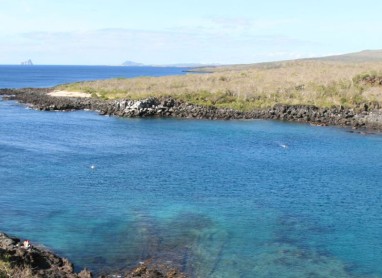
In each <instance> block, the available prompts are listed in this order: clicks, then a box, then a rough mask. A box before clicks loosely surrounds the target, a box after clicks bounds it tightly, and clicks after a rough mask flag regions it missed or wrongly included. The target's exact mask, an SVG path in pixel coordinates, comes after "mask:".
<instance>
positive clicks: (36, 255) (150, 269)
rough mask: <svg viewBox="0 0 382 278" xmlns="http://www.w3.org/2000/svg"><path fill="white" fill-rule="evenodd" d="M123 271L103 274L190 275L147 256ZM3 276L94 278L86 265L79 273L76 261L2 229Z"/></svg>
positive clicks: (0, 258)
mask: <svg viewBox="0 0 382 278" xmlns="http://www.w3.org/2000/svg"><path fill="white" fill-rule="evenodd" d="M122 272H124V274H123V275H121V274H118V275H116V274H110V275H103V276H100V277H104V278H108V277H126V278H134V277H141V278H186V277H187V276H186V275H185V274H183V273H181V272H179V271H178V270H177V269H176V268H174V267H171V266H170V265H168V264H166V263H160V262H158V261H156V262H153V261H150V260H147V261H145V262H143V263H141V264H140V265H139V266H138V267H136V268H134V269H133V270H126V271H122ZM0 277H1V278H3V277H4V278H5V277H12V278H92V277H93V274H92V273H91V272H90V271H89V270H87V269H86V268H85V269H84V270H82V271H81V272H79V273H76V272H75V271H74V270H73V264H72V263H71V262H70V261H69V260H67V259H63V258H60V257H58V256H57V255H55V254H54V253H52V252H50V251H48V250H46V249H45V248H43V247H38V246H33V245H30V246H29V247H25V246H24V244H23V243H22V242H21V240H20V239H18V238H15V237H10V236H8V235H6V234H4V233H0Z"/></svg>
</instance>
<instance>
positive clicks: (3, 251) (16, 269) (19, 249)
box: [0, 233, 92, 278]
mask: <svg viewBox="0 0 382 278" xmlns="http://www.w3.org/2000/svg"><path fill="white" fill-rule="evenodd" d="M0 262H5V263H7V264H9V266H10V268H9V269H4V270H1V271H3V272H4V273H1V272H0V276H1V275H2V274H4V275H5V277H7V276H9V277H20V278H23V277H55V278H64V277H67V278H90V277H92V274H91V272H90V271H88V270H83V271H81V272H80V273H79V274H77V273H75V272H74V271H73V265H72V263H70V262H69V261H68V260H67V259H62V258H60V257H58V256H56V255H55V254H53V253H52V252H50V251H48V250H45V249H43V248H41V247H35V246H30V247H29V248H25V247H24V246H23V245H22V244H21V242H20V239H17V238H13V237H9V236H8V235H6V234H4V233H0Z"/></svg>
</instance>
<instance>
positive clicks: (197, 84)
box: [58, 60, 382, 110]
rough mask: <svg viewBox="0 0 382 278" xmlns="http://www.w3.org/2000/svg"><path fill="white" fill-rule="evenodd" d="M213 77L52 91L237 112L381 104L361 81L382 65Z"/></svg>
mask: <svg viewBox="0 0 382 278" xmlns="http://www.w3.org/2000/svg"><path fill="white" fill-rule="evenodd" d="M213 70H214V71H215V72H214V73H208V74H188V75H184V76H167V77H142V78H133V79H125V78H118V79H109V80H99V81H92V82H80V83H73V84H69V85H62V86H59V87H58V89H61V90H69V91H80V92H85V93H91V94H92V96H93V97H100V98H104V99H120V98H128V99H141V98H146V97H150V96H156V97H162V96H172V97H174V98H177V99H181V100H184V101H188V102H191V103H195V104H202V105H215V106H218V107H229V108H234V109H239V110H249V109H253V108H265V107H271V106H273V105H274V104H276V103H282V104H303V105H316V106H319V107H330V106H333V105H335V106H338V105H343V106H346V107H355V106H357V105H360V104H361V103H365V102H378V103H380V104H382V86H381V85H378V84H366V83H365V82H362V77H363V74H365V73H370V74H371V75H377V76H381V75H382V63H379V62H372V63H344V62H330V61H308V60H305V61H304V60H300V61H288V62H279V63H269V64H258V65H242V66H233V67H221V68H214V69H213Z"/></svg>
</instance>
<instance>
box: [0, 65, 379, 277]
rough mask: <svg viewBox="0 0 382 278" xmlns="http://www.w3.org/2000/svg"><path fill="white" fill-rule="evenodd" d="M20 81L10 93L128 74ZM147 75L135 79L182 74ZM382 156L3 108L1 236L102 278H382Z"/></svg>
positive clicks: (84, 114)
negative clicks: (164, 270) (143, 266)
mask: <svg viewBox="0 0 382 278" xmlns="http://www.w3.org/2000/svg"><path fill="white" fill-rule="evenodd" d="M10 68H11V69H12V71H10V70H9V67H4V66H0V80H1V87H15V88H16V87H35V86H36V87H49V86H54V85H57V84H59V83H61V82H63V83H65V82H73V81H79V80H85V79H97V78H106V77H120V76H122V73H121V71H123V70H124V69H123V68H118V71H117V72H116V73H115V75H113V74H111V73H108V71H109V67H105V68H104V70H103V69H102V67H97V69H87V70H83V71H82V74H78V71H77V69H78V68H76V67H74V68H73V69H72V68H71V67H59V66H57V67H48V69H47V67H41V68H40V69H41V71H39V68H34V67H30V69H29V68H28V69H27V68H26V67H16V66H12V67H10ZM87 68H89V67H87ZM90 68H91V67H90ZM93 70H94V71H93ZM126 70H127V71H129V70H133V68H131V69H126ZM137 70H143V69H137ZM150 70H152V72H151V74H150V72H149V71H145V72H144V73H142V72H141V73H138V72H136V73H134V74H131V75H130V76H136V75H140V74H143V75H153V76H154V75H155V76H159V75H166V74H183V72H182V71H181V70H180V69H171V70H170V69H166V68H158V69H157V70H158V71H155V70H154V69H150ZM26 71H27V73H26ZM30 71H34V74H31V72H30ZM103 71H104V72H103ZM11 72H13V73H11ZM91 73H94V75H92V74H91ZM126 76H128V74H126ZM28 80H29V81H28ZM381 157H382V136H380V135H366V136H365V135H361V134H357V133H352V132H349V130H347V129H340V128H335V127H316V126H310V125H307V124H297V123H286V122H278V121H265V120H232V121H209V120H190V119H123V118H117V117H104V116H100V115H98V114H97V113H95V112H89V111H76V112H42V111H34V110H31V109H27V108H26V107H25V106H23V105H20V104H18V103H16V102H14V101H0V190H1V191H0V192H1V193H0V215H1V217H0V231H3V232H6V233H8V234H11V235H15V236H18V237H21V238H24V239H25V238H27V239H29V240H30V241H31V242H32V244H42V245H44V246H46V247H48V248H49V249H51V250H53V251H55V252H56V253H57V254H59V255H61V256H64V257H67V258H69V259H70V260H71V261H72V262H73V263H74V264H75V266H76V269H78V270H79V269H81V268H83V267H85V266H86V267H88V268H90V269H92V270H93V271H95V272H96V273H108V272H113V271H117V270H119V269H123V268H126V267H132V266H135V265H137V264H139V262H140V261H143V260H145V259H148V258H153V259H155V260H159V261H165V262H168V263H171V264H173V265H176V266H178V267H179V268H180V269H181V270H182V271H184V272H186V273H188V274H189V275H190V276H191V277H201V278H204V277H382V264H381V262H382V203H381V200H382V186H381V181H382V171H381V169H382V160H381Z"/></svg>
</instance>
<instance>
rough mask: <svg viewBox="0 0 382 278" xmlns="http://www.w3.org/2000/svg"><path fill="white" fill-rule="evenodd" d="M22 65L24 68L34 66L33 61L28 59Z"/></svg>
mask: <svg viewBox="0 0 382 278" xmlns="http://www.w3.org/2000/svg"><path fill="white" fill-rule="evenodd" d="M20 65H22V66H33V62H32V60H31V59H28V60H26V61H23V62H21V63H20Z"/></svg>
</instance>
